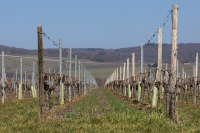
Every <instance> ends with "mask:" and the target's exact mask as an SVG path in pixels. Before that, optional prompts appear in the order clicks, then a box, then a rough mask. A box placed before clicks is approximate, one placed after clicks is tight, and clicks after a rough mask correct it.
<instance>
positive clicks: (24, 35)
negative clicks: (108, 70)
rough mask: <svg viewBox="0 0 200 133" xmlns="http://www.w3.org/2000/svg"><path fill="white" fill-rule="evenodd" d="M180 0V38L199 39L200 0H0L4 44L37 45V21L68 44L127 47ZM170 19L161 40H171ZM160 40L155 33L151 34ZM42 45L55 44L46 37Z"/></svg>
mask: <svg viewBox="0 0 200 133" xmlns="http://www.w3.org/2000/svg"><path fill="white" fill-rule="evenodd" d="M173 4H178V8H179V10H178V43H199V42H200V37H199V36H200V26H199V25H200V24H199V23H200V21H199V20H200V8H199V5H200V1H199V0H190V1H189V0H57V1H56V0H0V19H1V20H0V44H1V45H6V46H14V47H17V48H26V49H37V25H42V27H43V31H44V32H45V33H46V34H47V35H49V36H50V37H51V39H52V40H54V41H56V42H59V38H62V42H63V43H62V45H63V47H64V48H67V47H71V48H106V49H107V48H113V49H114V48H123V47H133V46H139V45H140V44H141V43H143V44H144V43H146V42H147V34H148V35H149V36H150V37H151V36H152V35H153V33H154V32H155V31H156V30H157V28H158V27H159V26H160V24H161V23H162V22H163V21H164V19H165V18H166V17H167V15H168V14H169V10H171V9H172V5H173ZM171 29H172V28H171V20H170V21H169V22H168V23H167V24H166V26H165V27H164V28H163V43H171ZM152 42H155V43H157V35H156V37H155V38H154V39H153V40H152ZM44 48H56V47H55V46H54V45H53V43H52V42H50V41H49V40H47V39H46V38H44Z"/></svg>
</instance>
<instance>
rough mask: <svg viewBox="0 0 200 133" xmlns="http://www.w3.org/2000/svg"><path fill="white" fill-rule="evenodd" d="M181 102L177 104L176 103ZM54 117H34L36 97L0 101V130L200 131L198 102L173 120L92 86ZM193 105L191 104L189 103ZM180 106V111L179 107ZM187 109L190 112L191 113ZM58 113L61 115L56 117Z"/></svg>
mask: <svg viewBox="0 0 200 133" xmlns="http://www.w3.org/2000/svg"><path fill="white" fill-rule="evenodd" d="M181 106H183V104H180V107H181ZM65 107H66V108H62V109H61V110H59V113H58V114H55V117H54V118H52V119H48V120H40V119H39V118H38V99H29V100H21V101H13V102H10V103H7V104H5V105H2V104H1V105H0V132H42V133H44V132H48V133H49V132H91V133H94V132H131V133H132V132H182V131H183V132H192V131H196V132H198V131H200V130H198V129H199V125H200V124H199V123H200V122H199V121H200V120H199V118H200V113H199V110H197V109H198V108H199V106H195V107H196V108H195V110H197V111H195V110H193V109H192V110H191V109H190V108H191V107H193V106H192V105H191V106H190V105H189V106H187V107H186V106H183V107H182V108H180V120H186V119H188V121H189V123H188V124H185V125H183V124H182V125H181V124H175V123H173V121H171V120H170V119H168V118H166V116H165V114H164V113H163V111H162V110H160V109H158V110H156V111H151V112H148V111H145V110H135V109H134V108H132V107H131V106H129V105H128V104H126V103H125V102H123V101H122V100H118V99H116V98H115V97H114V96H113V94H111V93H110V92H109V91H108V90H105V89H96V90H93V91H92V92H91V93H89V94H88V95H87V97H84V98H83V99H82V100H81V101H80V102H78V103H76V104H74V105H73V106H71V105H66V106H65ZM193 108H194V107H193ZM181 109H182V111H181ZM191 111H192V112H193V113H191ZM59 116H62V117H59Z"/></svg>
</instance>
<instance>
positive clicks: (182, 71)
mask: <svg viewBox="0 0 200 133" xmlns="http://www.w3.org/2000/svg"><path fill="white" fill-rule="evenodd" d="M182 79H183V80H184V67H182Z"/></svg>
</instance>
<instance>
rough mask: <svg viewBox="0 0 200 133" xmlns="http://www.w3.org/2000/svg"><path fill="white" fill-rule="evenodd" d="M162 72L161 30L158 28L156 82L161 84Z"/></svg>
mask: <svg viewBox="0 0 200 133" xmlns="http://www.w3.org/2000/svg"><path fill="white" fill-rule="evenodd" d="M161 70H162V28H160V27H159V28H158V77H157V79H156V80H157V81H159V82H161Z"/></svg>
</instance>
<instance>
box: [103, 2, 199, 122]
mask: <svg viewBox="0 0 200 133" xmlns="http://www.w3.org/2000/svg"><path fill="white" fill-rule="evenodd" d="M177 14H178V5H173V9H172V39H171V41H172V51H171V71H170V72H169V71H166V73H167V74H168V75H169V78H170V80H169V83H168V84H169V85H170V87H169V88H170V93H169V99H168V100H169V101H167V102H169V103H168V104H167V106H168V107H167V109H169V115H170V117H171V118H172V119H175V98H176V99H178V95H177V96H175V93H176V92H175V91H177V90H175V88H176V87H175V85H176V84H177V81H178V76H179V73H178V60H177ZM143 48H144V47H143V44H141V51H140V52H141V75H140V74H139V75H140V76H139V75H135V53H132V77H131V78H130V76H129V59H127V73H126V76H125V65H126V63H124V69H123V79H122V81H121V69H122V67H121V66H120V76H119V77H118V76H117V77H116V75H115V74H114V73H115V71H116V69H115V71H114V72H113V73H112V74H111V75H110V76H109V77H108V79H107V80H106V83H105V86H104V87H105V88H106V87H108V86H110V85H111V86H110V87H111V88H112V90H113V86H117V85H116V84H119V82H121V84H122V86H124V89H122V90H123V91H122V94H123V95H124V96H126V95H127V94H126V93H127V92H128V98H130V97H131V91H130V90H129V86H130V80H131V82H132V84H133V82H138V83H137V84H138V94H137V96H136V97H137V100H138V101H140V100H141V97H142V99H143V95H144V94H141V87H142V82H144V81H143V78H144V79H145V80H146V81H148V80H149V79H150V81H151V80H153V78H152V77H153V75H152V76H151V74H152V72H151V69H150V70H149V73H150V74H149V75H148V74H147V73H146V72H145V73H143ZM166 69H167V65H166ZM193 69H195V67H194V68H193ZM197 70H198V53H196V70H194V74H193V75H194V77H195V78H194V79H195V82H197V76H198V75H197V73H198V71H197ZM161 71H164V70H162V28H161V27H159V28H158V66H157V69H156V71H155V73H156V74H155V77H156V80H155V81H154V83H153V95H152V103H151V107H152V108H154V107H157V102H158V103H161V97H163V96H161V94H162V93H163V91H164V89H163V85H162V82H163V80H164V79H162V77H163V76H161V74H162V73H161ZM176 71H177V72H176ZM117 73H118V72H117ZM167 74H165V77H166V75H167ZM146 75H148V76H147V77H149V79H147V77H146ZM182 75H183V76H182V77H183V78H185V79H186V72H185V74H184V68H182ZM184 75H185V77H184ZM125 77H126V79H125ZM118 78H119V80H120V81H118ZM151 78H152V79H151ZM188 78H189V77H188ZM115 80H116V81H115ZM150 81H149V82H150ZM125 82H126V83H125ZM125 84H128V85H127V87H128V90H127V89H126V85H125ZM119 88H121V85H120V86H119ZM196 88H197V87H196V85H195V94H194V95H195V98H196V95H197V94H196ZM142 89H143V87H142ZM116 91H117V90H116ZM132 91H134V89H132ZM132 94H133V93H132ZM177 94H178V93H177ZM157 100H158V101H157ZM194 101H195V102H196V100H194ZM141 102H142V101H141Z"/></svg>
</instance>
